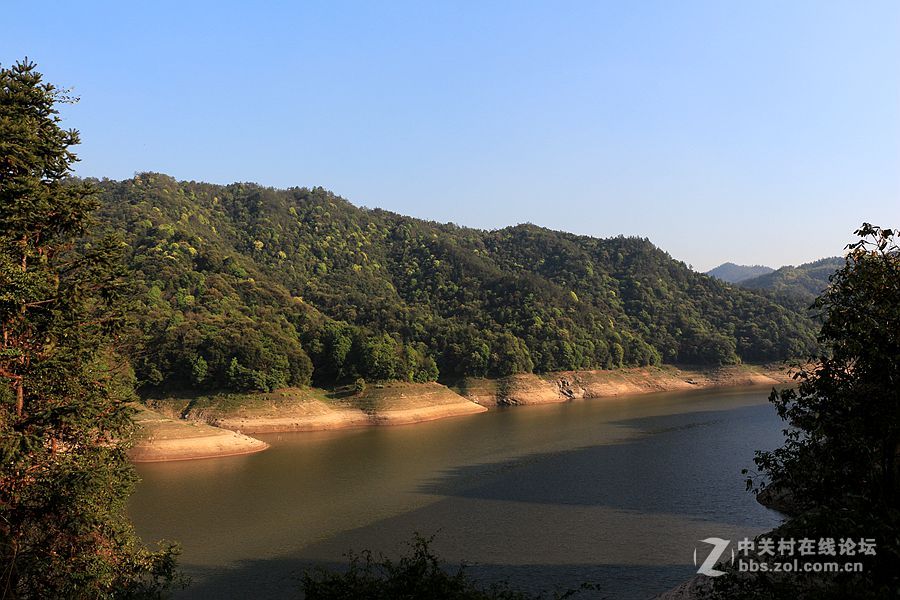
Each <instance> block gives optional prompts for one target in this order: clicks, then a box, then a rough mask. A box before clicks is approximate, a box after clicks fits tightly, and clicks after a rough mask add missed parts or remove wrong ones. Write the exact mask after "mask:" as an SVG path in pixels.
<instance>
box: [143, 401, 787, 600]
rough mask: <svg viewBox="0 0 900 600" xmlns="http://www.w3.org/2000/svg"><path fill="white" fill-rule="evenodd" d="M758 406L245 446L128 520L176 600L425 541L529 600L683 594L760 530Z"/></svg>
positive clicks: (282, 585) (251, 592)
mask: <svg viewBox="0 0 900 600" xmlns="http://www.w3.org/2000/svg"><path fill="white" fill-rule="evenodd" d="M768 392H769V389H767V388H753V389H747V388H744V389H733V390H712V391H698V392H690V393H662V394H652V395H645V396H635V397H623V398H615V399H608V398H607V399H595V400H583V401H575V402H571V403H566V404H557V405H546V406H533V407H513V408H509V409H504V410H497V411H492V412H489V413H483V414H476V415H471V416H465V417H458V418H452V419H445V420H441V421H434V422H430V423H424V424H418V425H410V426H398V427H382V428H370V429H359V430H349V431H339V432H316V433H291V434H272V435H259V436H256V437H260V438H261V439H264V440H265V441H267V442H269V443H270V444H271V446H272V447H271V448H270V449H269V450H267V451H265V452H262V453H259V454H252V455H247V456H237V457H229V458H219V459H209V460H201V461H183V462H171V463H153V464H141V465H138V472H139V474H140V476H141V477H142V478H143V481H142V482H141V483H140V484H139V486H138V490H137V492H136V494H135V495H134V497H133V499H132V502H131V507H130V512H131V515H132V517H133V519H134V521H135V524H136V526H137V529H138V532H139V533H140V534H141V535H142V536H143V537H144V539H145V540H148V541H153V540H158V539H172V540H178V541H179V542H181V544H182V546H183V555H182V557H181V564H182V567H183V569H184V571H185V572H186V573H187V574H188V575H189V576H190V577H191V578H192V579H193V583H192V585H191V586H190V587H189V588H188V589H187V590H185V591H184V592H182V593H181V594H179V596H180V597H185V598H285V597H295V598H298V597H300V592H299V576H300V574H301V573H302V572H303V571H304V570H305V569H307V568H309V567H310V566H311V565H324V566H339V565H343V564H345V563H346V560H345V559H344V557H343V553H344V552H346V551H347V550H348V549H354V550H361V549H365V548H369V549H372V550H373V551H378V552H383V553H385V554H386V555H389V556H396V555H397V554H398V553H399V552H400V551H402V550H403V549H404V548H405V544H406V543H407V542H409V541H410V540H411V539H412V536H413V533H414V532H419V533H421V534H423V535H425V536H430V535H435V540H434V543H433V548H434V549H435V551H436V552H437V553H438V554H439V555H440V556H441V557H442V558H444V559H446V560H447V561H448V562H449V563H451V564H458V563H460V562H462V561H465V562H467V563H470V564H471V565H472V566H471V568H470V572H471V574H472V575H473V576H474V577H476V578H478V579H479V580H481V581H484V582H486V583H487V582H494V581H501V580H507V581H509V583H510V584H511V585H512V586H513V587H516V588H519V589H525V590H529V591H534V592H538V591H542V590H545V591H548V592H553V591H554V590H565V589H568V588H573V587H577V586H578V585H579V584H580V583H582V582H592V583H596V584H599V587H600V591H599V592H592V593H590V594H584V595H583V596H579V597H607V598H626V599H628V598H650V597H653V596H654V595H656V594H658V593H661V592H663V591H665V590H667V589H669V588H671V587H673V586H675V585H677V584H678V583H680V582H681V581H683V580H685V579H687V578H689V577H691V576H692V575H693V574H694V573H695V571H696V567H694V566H693V563H692V558H693V551H694V548H695V547H703V544H701V543H699V540H701V539H704V538H707V537H720V538H725V539H731V540H736V539H740V538H743V537H744V536H752V535H754V534H757V533H760V532H762V531H765V530H768V529H771V528H772V527H774V526H775V525H777V524H778V523H780V517H779V515H778V514H777V513H775V512H773V511H770V510H767V509H765V508H763V507H762V506H760V505H759V504H757V503H756V501H755V500H754V498H753V497H752V496H751V495H750V494H748V493H746V492H745V491H744V489H745V488H744V478H743V476H742V475H741V472H740V471H741V469H742V468H743V467H751V466H752V464H753V452H754V450H756V449H770V448H773V447H775V446H777V445H779V444H780V442H781V439H782V436H781V429H782V424H781V422H780V421H779V420H778V418H777V416H776V415H775V411H774V409H773V408H772V407H771V406H770V405H769V404H768V403H767V402H766V396H767V395H768Z"/></svg>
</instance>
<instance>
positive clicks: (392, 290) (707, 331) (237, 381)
mask: <svg viewBox="0 0 900 600" xmlns="http://www.w3.org/2000/svg"><path fill="white" fill-rule="evenodd" d="M97 184H98V185H99V186H100V188H101V189H102V202H103V207H102V209H101V212H100V215H99V217H100V221H101V223H102V224H104V225H106V226H108V227H110V228H112V229H115V230H116V231H119V232H122V233H123V235H124V237H125V241H126V243H127V244H128V245H129V246H130V248H131V255H130V268H131V272H132V275H133V276H132V285H133V292H134V300H135V304H136V306H135V309H136V313H137V314H138V315H140V317H139V322H138V324H137V327H136V330H135V332H134V335H133V336H132V338H131V339H132V341H131V343H130V345H129V346H128V348H126V351H127V352H128V353H129V354H130V356H132V362H133V364H134V366H135V369H136V372H137V374H138V376H139V378H140V379H141V380H143V381H145V382H146V383H147V384H148V385H150V386H157V387H165V386H168V387H193V388H197V389H210V388H215V387H222V386H224V387H228V388H231V389H235V390H254V389H255V390H271V389H275V388H278V387H285V386H289V385H305V384H307V383H309V381H310V380H311V378H315V381H316V382H317V383H319V384H323V385H328V384H331V383H334V382H336V381H342V380H352V379H355V378H357V377H363V378H365V379H367V380H370V381H373V380H407V381H418V382H425V381H432V380H434V379H436V378H438V377H439V376H440V377H441V378H442V379H444V380H452V379H455V378H459V377H467V376H474V377H482V376H505V375H510V374H514V373H523V372H533V371H534V372H547V371H561V370H577V369H596V368H601V369H608V368H618V367H622V366H641V365H649V364H656V363H659V362H660V361H665V362H679V363H694V364H733V363H736V362H739V361H750V362H756V361H769V360H777V359H781V358H785V357H788V356H793V355H799V354H802V353H804V352H806V351H807V350H808V349H809V348H810V347H811V345H812V344H813V336H812V324H811V322H810V321H809V320H808V319H807V318H806V317H805V316H803V315H801V314H799V313H797V312H795V311H792V310H790V309H788V308H785V307H784V306H781V305H779V304H778V303H777V302H774V301H772V300H770V299H767V298H764V297H761V296H760V295H759V294H757V293H754V292H751V291H748V290H743V289H740V288H736V287H734V286H731V285H728V284H726V283H724V282H721V281H718V280H716V279H713V278H710V277H707V276H705V275H702V274H698V273H695V272H693V271H691V270H690V269H689V268H688V267H687V266H686V265H685V264H684V263H681V262H679V261H675V260H673V259H672V258H671V257H669V255H668V254H666V253H665V252H663V251H662V250H660V249H658V248H656V247H655V246H653V244H651V243H650V242H649V241H647V240H646V239H639V238H625V237H618V238H611V239H596V238H591V237H586V236H576V235H572V234H568V233H562V232H556V231H550V230H547V229H543V228H540V227H536V226H533V225H518V226H515V227H509V228H505V229H501V230H497V231H481V230H476V229H469V228H462V227H458V226H455V225H452V224H438V223H433V222H428V221H423V220H419V219H413V218H409V217H404V216H401V215H397V214H393V213H390V212H386V211H382V210H377V209H376V210H369V209H363V208H358V207H355V206H353V205H352V204H350V203H349V202H347V201H346V200H344V199H342V198H340V197H338V196H335V195H334V194H332V193H330V192H328V191H326V190H324V189H322V188H313V189H308V188H294V189H289V190H275V189H271V188H264V187H260V186H257V185H252V184H232V185H228V186H219V185H211V184H205V183H196V182H177V181H175V180H173V179H172V178H170V177H167V176H165V175H159V174H153V173H145V174H141V175H138V176H135V177H134V178H133V179H130V180H126V181H121V182H115V181H106V180H104V181H102V182H97Z"/></svg>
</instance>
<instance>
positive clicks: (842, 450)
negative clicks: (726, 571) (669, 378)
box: [718, 224, 900, 599]
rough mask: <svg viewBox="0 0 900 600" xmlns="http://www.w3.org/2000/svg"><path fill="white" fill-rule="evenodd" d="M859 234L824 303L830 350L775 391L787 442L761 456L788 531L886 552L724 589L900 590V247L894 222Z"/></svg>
mask: <svg viewBox="0 0 900 600" xmlns="http://www.w3.org/2000/svg"><path fill="white" fill-rule="evenodd" d="M856 233H857V235H859V236H860V237H861V238H862V239H861V240H860V241H858V242H856V243H854V244H851V245H849V246H848V247H847V248H848V250H849V253H848V254H847V256H846V259H845V262H844V266H843V267H842V268H841V269H840V270H838V271H837V272H836V273H834V274H833V276H832V277H831V283H830V285H829V286H828V288H827V289H826V290H825V292H824V293H823V294H822V295H821V296H820V297H819V298H818V299H817V300H816V301H815V304H814V307H815V309H816V310H817V311H819V312H820V313H821V318H822V322H823V324H822V330H821V334H820V342H821V344H822V348H823V349H824V351H825V352H824V353H823V355H821V356H819V357H817V358H816V359H815V360H814V361H813V362H812V366H810V367H805V368H801V369H800V370H799V371H798V372H797V375H796V379H797V381H798V385H797V387H796V388H795V389H788V390H784V391H781V392H778V391H773V393H772V395H771V397H770V400H771V401H772V402H773V403H774V404H775V407H776V409H777V410H778V414H779V415H780V416H781V418H782V419H784V420H785V421H787V423H788V424H789V425H790V428H789V429H787V430H786V431H785V434H786V442H785V444H784V446H782V447H781V448H778V449H776V450H774V451H771V452H760V453H758V454H757V459H756V463H757V466H758V467H759V469H760V471H761V472H762V473H763V474H764V475H765V476H766V479H767V481H766V482H764V483H763V485H762V486H761V489H762V490H763V491H765V492H766V493H771V492H773V491H777V492H779V493H780V494H782V495H783V494H787V495H788V497H789V498H790V500H791V502H790V504H791V512H792V513H793V518H792V519H791V520H790V521H788V523H786V524H785V525H784V526H783V527H782V528H781V529H780V531H779V534H780V535H782V536H784V537H795V538H800V537H808V538H813V539H815V538H819V537H833V536H836V535H840V536H841V537H855V538H861V537H865V538H874V539H876V543H877V556H876V557H874V558H872V559H870V560H868V561H867V563H866V564H865V570H864V571H863V573H861V574H859V573H855V574H838V575H833V576H828V577H826V576H824V575H817V576H815V577H811V576H803V575H802V574H793V573H792V574H790V576H784V577H775V578H772V577H768V578H767V577H762V576H761V577H751V578H748V577H741V576H738V577H731V578H727V579H726V578H722V579H723V580H724V581H722V582H721V583H720V584H719V586H718V588H719V597H728V598H735V597H739V598H763V597H766V598H770V597H781V598H792V599H793V598H846V597H854V598H894V597H896V591H897V590H898V589H900V570H898V569H897V566H898V565H900V496H898V489H897V488H898V483H897V481H898V479H897V478H898V453H900V386H898V385H897V375H898V373H900V248H898V246H897V242H896V237H895V233H894V231H892V230H890V229H881V228H879V227H873V226H872V225H869V224H864V225H863V226H862V228H861V229H859V230H858V231H857V232H856ZM752 485H753V479H752V478H751V479H748V487H751V486H752ZM772 590H774V592H776V593H769V592H771V591H772Z"/></svg>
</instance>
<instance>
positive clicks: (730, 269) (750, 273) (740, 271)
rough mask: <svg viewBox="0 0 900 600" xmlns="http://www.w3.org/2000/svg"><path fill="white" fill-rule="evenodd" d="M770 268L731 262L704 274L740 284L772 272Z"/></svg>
mask: <svg viewBox="0 0 900 600" xmlns="http://www.w3.org/2000/svg"><path fill="white" fill-rule="evenodd" d="M774 270H775V269H773V268H772V267H766V266H764V265H752V266H750V265H736V264H734V263H732V262H727V263H722V264H721V265H719V266H718V267H715V268H713V269H710V270H709V271H707V272H706V274H707V275H709V276H710V277H717V278H718V279H721V280H722V281H726V282H728V283H740V282H741V281H745V280H747V279H753V278H754V277H759V276H760V275H765V274H767V273H771V272H772V271H774Z"/></svg>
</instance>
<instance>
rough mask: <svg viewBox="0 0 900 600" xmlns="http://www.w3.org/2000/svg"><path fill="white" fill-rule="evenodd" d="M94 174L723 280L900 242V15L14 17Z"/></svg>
mask: <svg viewBox="0 0 900 600" xmlns="http://www.w3.org/2000/svg"><path fill="white" fill-rule="evenodd" d="M4 4H5V6H4V8H3V19H4V21H5V23H4V27H3V35H2V37H0V63H2V64H3V65H9V64H10V63H11V62H13V61H14V60H16V59H17V58H21V57H23V56H25V55H27V56H28V57H29V58H32V59H34V60H35V61H37V62H38V64H39V65H40V67H41V69H42V71H43V72H44V73H45V74H46V76H47V79H48V80H50V81H52V82H54V83H58V84H62V85H66V86H71V87H73V88H74V90H75V92H76V93H77V94H78V95H80V96H81V102H80V103H79V104H78V105H76V106H73V107H68V108H66V110H65V119H66V123H67V124H68V125H70V126H73V127H76V128H78V129H80V130H81V132H82V137H83V144H82V146H81V147H80V150H79V154H80V156H81V158H82V162H81V163H80V165H79V167H78V170H77V172H78V173H79V174H81V175H86V176H88V175H89V176H98V177H101V176H107V177H110V178H115V179H122V178H127V177H131V176H132V175H133V174H134V173H135V172H138V171H145V170H153V171H161V172H164V173H168V174H170V175H173V176H175V177H177V178H179V179H196V180H205V181H212V182H219V183H227V182H232V181H255V182H259V183H262V184H266V185H272V186H276V187H289V186H294V185H310V186H311V185H322V186H324V187H326V188H329V189H332V190H333V191H335V192H336V193H338V194H340V195H342V196H344V197H346V198H348V199H349V200H351V201H352V202H354V203H356V204H361V205H365V206H370V207H375V206H378V207H382V208H386V209H389V210H393V211H397V212H400V213H404V214H409V215H413V216H418V217H424V218H428V219H433V220H437V221H453V222H456V223H459V224H462V225H470V226H475V227H482V228H497V227H502V226H505V225H510V224H515V223H520V222H526V221H529V222H533V223H536V224H538V225H543V226H547V227H551V228H554V229H564V230H568V231H573V232H577V233H583V234H590V235H596V236H610V235H616V234H619V233H624V234H636V235H641V236H646V237H649V238H650V239H651V240H652V241H653V242H654V243H656V244H657V245H659V246H660V247H662V248H664V249H665V250H667V251H669V252H670V253H671V254H672V255H673V256H674V257H676V258H678V259H681V260H684V261H686V262H689V263H692V264H693V265H694V267H695V268H697V269H703V270H705V269H708V268H710V267H712V266H715V265H716V264H718V263H720V262H723V261H725V260H732V261H734V262H739V263H765V264H769V265H772V266H779V265H781V264H797V263H800V262H805V261H809V260H813V259H816V258H819V257H822V256H827V255H834V254H838V253H840V251H841V249H842V246H843V245H844V244H845V243H847V242H848V241H850V239H851V232H852V230H853V229H854V228H855V227H856V226H858V225H859V224H860V223H861V222H862V221H864V220H865V221H870V222H873V223H876V224H881V225H891V226H900V2H896V1H894V0H887V1H883V2H879V1H860V0H854V1H849V2H826V1H811V2H793V1H785V0H778V1H773V2H765V1H753V2H737V1H726V0H711V1H708V2H689V1H680V0H679V1H677V2H671V1H660V2H649V1H640V2H628V1H617V2H599V1H588V2H564V1H555V2H540V3H538V2H526V1H515V2H491V1H488V2H476V1H453V2H449V1H448V2H431V1H424V2H423V1H415V2H367V3H347V2H338V1H328V2H265V1H258V2H253V3H249V2H224V1H218V2H193V1H190V0H181V1H179V2H165V1H162V2H121V1H117V2H106V3H99V2H88V1H81V2H61V1H60V2H43V3H35V2H32V1H28V2H24V1H19V0H12V1H10V0H7V2H5V3H4Z"/></svg>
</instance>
